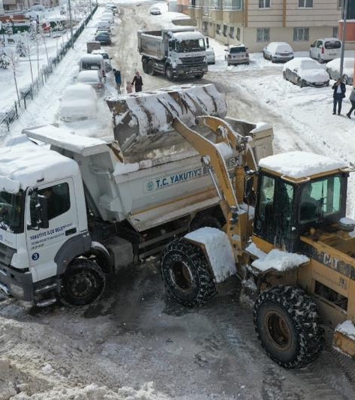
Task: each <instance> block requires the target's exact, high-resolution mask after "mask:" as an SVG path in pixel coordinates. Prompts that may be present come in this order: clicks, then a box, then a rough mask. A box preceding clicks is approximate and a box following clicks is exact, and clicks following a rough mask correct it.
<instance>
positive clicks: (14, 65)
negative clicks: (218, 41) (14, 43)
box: [6, 49, 20, 104]
mask: <svg viewBox="0 0 355 400" xmlns="http://www.w3.org/2000/svg"><path fill="white" fill-rule="evenodd" d="M6 54H7V58H8V60H9V63H10V65H9V67H10V69H11V70H12V73H13V77H14V82H15V88H16V94H17V99H18V102H19V104H20V93H19V90H18V85H17V73H18V69H19V60H20V56H19V55H18V54H17V53H16V51H15V50H14V49H9V50H7V52H6Z"/></svg>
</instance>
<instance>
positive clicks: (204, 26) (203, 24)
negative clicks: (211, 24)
mask: <svg viewBox="0 0 355 400" xmlns="http://www.w3.org/2000/svg"><path fill="white" fill-rule="evenodd" d="M207 31H208V25H207V22H206V21H203V22H202V32H203V33H206V32H207Z"/></svg>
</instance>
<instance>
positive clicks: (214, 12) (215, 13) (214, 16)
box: [210, 8, 223, 21]
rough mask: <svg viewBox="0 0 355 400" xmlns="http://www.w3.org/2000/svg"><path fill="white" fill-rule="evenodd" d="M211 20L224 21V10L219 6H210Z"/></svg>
mask: <svg viewBox="0 0 355 400" xmlns="http://www.w3.org/2000/svg"><path fill="white" fill-rule="evenodd" d="M210 19H211V21H223V10H222V9H217V8H210Z"/></svg>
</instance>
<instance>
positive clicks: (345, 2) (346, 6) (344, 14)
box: [340, 0, 348, 77]
mask: <svg viewBox="0 0 355 400" xmlns="http://www.w3.org/2000/svg"><path fill="white" fill-rule="evenodd" d="M347 13H348V0H343V10H342V14H343V32H342V46H341V56H340V76H341V77H342V76H343V69H344V52H345V40H346V17H347Z"/></svg>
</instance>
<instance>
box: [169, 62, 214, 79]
mask: <svg viewBox="0 0 355 400" xmlns="http://www.w3.org/2000/svg"><path fill="white" fill-rule="evenodd" d="M207 71H208V67H207V64H204V65H199V66H194V67H187V66H185V65H178V66H177V68H176V74H177V75H178V76H196V75H201V74H204V73H206V72H207Z"/></svg>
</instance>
